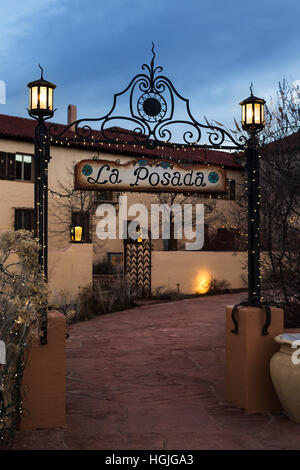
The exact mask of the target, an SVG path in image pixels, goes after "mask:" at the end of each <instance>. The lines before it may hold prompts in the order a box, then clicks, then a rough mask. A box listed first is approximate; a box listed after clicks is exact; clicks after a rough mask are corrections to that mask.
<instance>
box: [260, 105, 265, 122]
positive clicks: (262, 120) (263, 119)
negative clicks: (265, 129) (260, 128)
mask: <svg viewBox="0 0 300 470" xmlns="http://www.w3.org/2000/svg"><path fill="white" fill-rule="evenodd" d="M260 112H261V123H262V124H264V122H265V105H264V104H261V105H260Z"/></svg>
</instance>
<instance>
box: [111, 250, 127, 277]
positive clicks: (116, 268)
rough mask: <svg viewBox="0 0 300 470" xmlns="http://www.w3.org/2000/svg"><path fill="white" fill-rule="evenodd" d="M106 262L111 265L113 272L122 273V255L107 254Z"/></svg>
mask: <svg viewBox="0 0 300 470" xmlns="http://www.w3.org/2000/svg"><path fill="white" fill-rule="evenodd" d="M107 259H108V262H109V263H110V264H111V265H112V268H113V272H116V273H122V272H123V265H124V255H123V253H107Z"/></svg>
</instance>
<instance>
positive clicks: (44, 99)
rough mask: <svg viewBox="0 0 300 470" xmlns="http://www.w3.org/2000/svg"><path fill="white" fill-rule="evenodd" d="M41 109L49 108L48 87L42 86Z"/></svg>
mask: <svg viewBox="0 0 300 470" xmlns="http://www.w3.org/2000/svg"><path fill="white" fill-rule="evenodd" d="M40 109H47V87H46V86H41V87H40Z"/></svg>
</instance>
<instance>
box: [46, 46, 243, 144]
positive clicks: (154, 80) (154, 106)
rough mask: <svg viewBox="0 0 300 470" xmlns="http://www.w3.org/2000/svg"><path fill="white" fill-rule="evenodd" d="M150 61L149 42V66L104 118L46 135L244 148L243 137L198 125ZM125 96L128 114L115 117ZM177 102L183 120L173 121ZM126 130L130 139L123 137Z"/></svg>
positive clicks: (52, 130)
mask: <svg viewBox="0 0 300 470" xmlns="http://www.w3.org/2000/svg"><path fill="white" fill-rule="evenodd" d="M154 60H155V52H154V44H153V43H152V60H151V63H150V65H148V64H143V65H142V70H143V71H144V72H145V73H140V74H138V75H136V76H135V77H134V78H133V79H132V80H131V82H130V83H129V85H128V86H127V87H126V88H125V89H124V90H123V91H121V92H120V93H116V94H115V95H114V99H113V105H112V108H111V110H110V111H109V112H108V113H107V114H106V115H104V116H101V117H99V118H94V119H79V120H77V121H75V122H73V123H72V124H70V125H68V126H66V127H64V128H63V129H61V126H57V125H55V124H52V125H50V126H49V136H50V137H52V138H54V139H58V140H59V139H63V138H66V137H67V136H68V140H69V141H77V142H78V141H79V142H80V141H93V142H94V143H97V142H103V143H118V144H127V145H136V144H141V145H145V146H146V147H148V148H155V147H156V146H158V145H162V143H166V144H168V143H174V142H173V141H174V137H175V136H176V138H177V144H180V143H181V144H182V145H187V146H188V145H193V146H195V147H200V148H201V147H206V148H226V149H236V150H238V149H244V147H245V144H246V138H245V137H244V136H240V137H239V138H238V139H235V138H234V137H233V136H232V135H231V134H230V133H229V132H228V131H227V130H225V129H222V128H221V127H218V126H214V125H210V124H209V123H207V124H200V123H199V122H198V121H197V120H196V119H195V118H194V117H193V115H192V113H191V111H190V106H189V100H188V99H186V98H183V96H181V95H180V94H179V93H178V92H177V90H176V89H175V87H174V85H173V84H172V82H171V81H170V80H169V79H168V78H167V77H166V76H164V75H157V74H160V73H161V72H162V70H163V68H162V67H160V66H157V67H155V65H154ZM126 95H128V105H129V110H130V113H129V115H122V114H120V115H119V114H118V113H117V105H118V101H119V99H120V98H121V97H123V96H126ZM177 102H184V104H185V117H184V118H183V119H177V118H175V115H177V113H176V111H177V109H175V108H176V104H177ZM96 122H99V123H100V127H99V128H98V129H96V130H98V131H100V134H99V133H97V134H96V133H95V129H93V128H92V127H91V126H92V123H96ZM120 123H121V124H122V125H121V126H120ZM117 124H118V125H117ZM128 127H130V129H128ZM71 128H75V136H72V135H73V134H72V135H71V136H70V137H69V135H70V134H69V133H67V131H70V130H71ZM128 130H129V132H130V136H128V138H127V137H126V133H127V134H128ZM66 134H67V135H66ZM203 135H205V136H206V142H202V143H201V140H202V139H203V137H204V136H203ZM178 136H179V137H178ZM178 139H179V141H180V140H181V142H179V141H178Z"/></svg>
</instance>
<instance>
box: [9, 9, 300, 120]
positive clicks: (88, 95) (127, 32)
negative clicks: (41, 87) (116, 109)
mask: <svg viewBox="0 0 300 470" xmlns="http://www.w3.org/2000/svg"><path fill="white" fill-rule="evenodd" d="M0 4H1V21H0V38H1V40H0V55H1V61H0V79H1V80H4V81H5V83H6V87H7V96H6V104H1V105H0V113H3V114H10V115H16V116H23V117H26V116H27V111H26V107H27V106H28V89H27V87H26V84H27V83H28V82H29V81H32V80H34V79H36V78H39V69H38V63H41V64H42V66H43V67H44V70H45V72H44V75H45V78H46V79H47V80H49V81H52V82H53V83H55V84H56V85H57V89H56V91H55V107H57V108H58V110H57V112H56V114H55V118H54V119H53V120H54V121H56V122H62V123H64V122H66V116H67V106H68V104H69V103H70V104H76V105H77V107H78V117H79V118H83V117H99V116H100V115H102V114H105V113H106V112H108V111H109V109H110V107H111V104H112V99H113V94H114V93H116V92H119V91H121V90H122V89H123V88H125V87H126V86H127V84H128V83H129V81H130V80H131V78H132V77H133V76H134V75H135V74H137V73H139V72H140V71H141V68H140V66H141V65H142V64H143V63H144V62H146V63H149V62H150V61H151V57H152V54H151V42H152V41H154V42H155V52H156V65H162V66H163V67H164V71H163V73H164V74H165V75H166V76H168V77H169V78H170V79H171V80H172V82H173V84H174V86H175V87H176V88H177V90H178V91H179V93H181V94H182V95H183V96H184V97H186V98H189V99H190V105H191V110H192V112H193V114H194V115H195V117H196V118H197V119H198V120H199V121H200V122H203V116H204V115H205V116H206V117H207V118H208V119H215V120H217V121H220V122H223V123H224V124H227V125H229V126H231V127H232V121H233V118H234V117H235V118H236V119H240V109H239V108H240V107H239V101H241V100H242V99H244V98H246V97H248V96H249V94H250V92H249V86H250V83H251V81H253V83H254V94H255V95H257V96H260V97H263V98H265V99H266V100H267V101H268V99H269V98H270V96H274V94H275V91H276V88H277V86H278V82H279V81H280V80H282V79H283V78H284V77H285V78H287V79H288V80H289V81H290V82H292V81H293V80H299V79H300V54H299V46H300V28H299V18H300V2H299V0H287V1H285V2H283V1H282V0H260V1H258V0H251V2H243V1H241V0H214V1H213V2H204V1H201V0H198V1H196V0H185V1H179V0H172V1H171V0H160V1H158V0H152V1H149V0H148V1H146V0H109V1H104V0H84V1H83V0H26V2H24V1H20V0H10V1H8V2H7V1H5V2H4V0H2V1H1V3H0Z"/></svg>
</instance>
